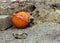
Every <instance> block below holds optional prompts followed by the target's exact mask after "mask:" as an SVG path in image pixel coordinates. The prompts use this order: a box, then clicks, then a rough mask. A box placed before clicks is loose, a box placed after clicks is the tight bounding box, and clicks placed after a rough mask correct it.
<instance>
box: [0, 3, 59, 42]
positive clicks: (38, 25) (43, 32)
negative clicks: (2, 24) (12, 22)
mask: <svg viewBox="0 0 60 43" xmlns="http://www.w3.org/2000/svg"><path fill="white" fill-rule="evenodd" d="M7 4H8V5H7ZM21 4H22V3H1V4H0V14H1V15H2V14H4V15H6V14H10V15H12V13H13V12H14V13H16V12H18V11H21V10H24V11H28V12H30V13H31V16H32V19H31V23H30V26H31V27H29V26H28V27H27V28H26V29H17V28H15V27H14V26H13V27H11V28H9V29H8V30H5V31H0V43H60V13H59V12H60V4H59V3H54V4H46V3H43V2H42V3H41V2H39V3H37V2H34V3H32V2H27V3H25V2H23V4H22V5H21ZM26 5H29V7H27V8H24V7H25V6H26ZM2 6H3V7H2ZM6 6H8V7H6ZM30 6H32V8H31V7H30ZM23 8H24V9H23ZM31 9H33V10H31ZM7 11H8V13H7ZM13 33H27V34H28V36H27V38H26V39H15V38H14V37H13V35H12V34H13Z"/></svg>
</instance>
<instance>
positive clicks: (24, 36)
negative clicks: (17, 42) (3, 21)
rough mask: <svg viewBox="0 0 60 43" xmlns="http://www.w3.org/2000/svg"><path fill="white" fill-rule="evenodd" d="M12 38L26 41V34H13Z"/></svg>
mask: <svg viewBox="0 0 60 43" xmlns="http://www.w3.org/2000/svg"><path fill="white" fill-rule="evenodd" d="M13 36H14V37H15V39H26V38H27V36H28V34H27V33H22V34H18V33H17V34H13Z"/></svg>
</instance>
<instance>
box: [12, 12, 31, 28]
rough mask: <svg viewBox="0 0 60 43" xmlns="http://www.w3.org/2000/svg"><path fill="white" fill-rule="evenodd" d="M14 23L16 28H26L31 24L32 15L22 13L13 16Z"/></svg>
mask: <svg viewBox="0 0 60 43" xmlns="http://www.w3.org/2000/svg"><path fill="white" fill-rule="evenodd" d="M12 22H13V24H14V26H16V27H18V28H24V27H26V26H27V25H28V24H29V22H30V13H29V12H24V11H22V12H18V13H16V14H13V17H12Z"/></svg>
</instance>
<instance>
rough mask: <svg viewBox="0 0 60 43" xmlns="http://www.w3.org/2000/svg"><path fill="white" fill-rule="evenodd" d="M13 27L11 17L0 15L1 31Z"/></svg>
mask: <svg viewBox="0 0 60 43" xmlns="http://www.w3.org/2000/svg"><path fill="white" fill-rule="evenodd" d="M11 25H12V23H11V16H10V15H0V30H5V29H7V28H8V27H10V26H11Z"/></svg>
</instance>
